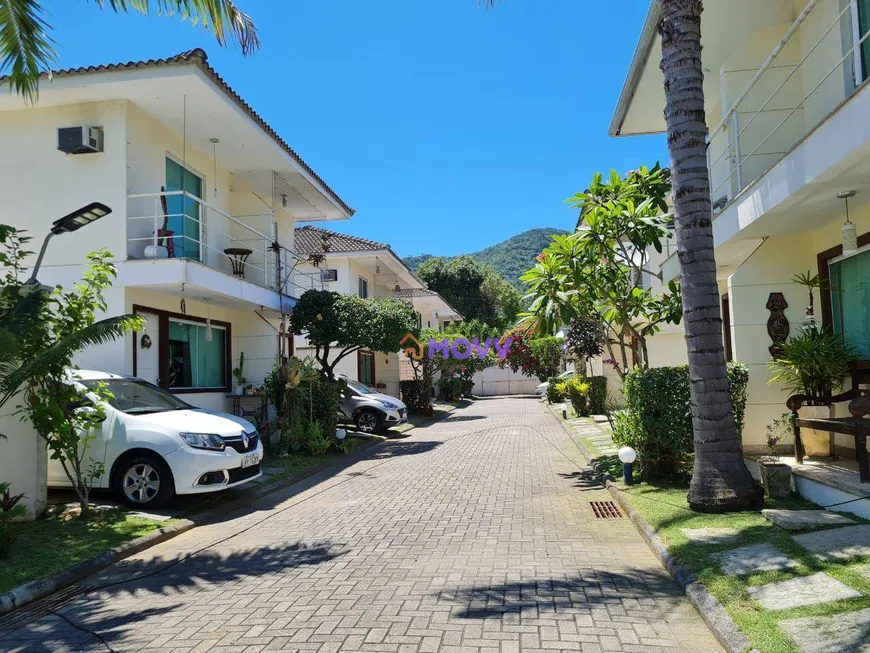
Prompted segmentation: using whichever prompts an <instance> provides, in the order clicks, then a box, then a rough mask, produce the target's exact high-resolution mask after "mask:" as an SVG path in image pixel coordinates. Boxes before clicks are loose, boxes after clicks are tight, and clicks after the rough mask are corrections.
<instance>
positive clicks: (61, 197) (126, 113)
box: [0, 50, 353, 497]
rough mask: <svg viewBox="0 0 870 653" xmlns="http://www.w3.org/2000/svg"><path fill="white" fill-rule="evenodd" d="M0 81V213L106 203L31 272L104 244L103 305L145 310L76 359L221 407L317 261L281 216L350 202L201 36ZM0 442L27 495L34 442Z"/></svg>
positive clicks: (255, 368)
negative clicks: (234, 80)
mask: <svg viewBox="0 0 870 653" xmlns="http://www.w3.org/2000/svg"><path fill="white" fill-rule="evenodd" d="M3 85H4V84H3V80H0V88H2V87H3ZM4 90H6V91H7V92H5V93H0V144H2V145H0V151H2V156H0V194H2V197H3V212H2V216H0V221H2V222H4V223H8V224H11V225H13V226H15V227H17V228H20V229H26V230H28V232H29V234H30V235H31V236H32V237H33V238H34V240H35V242H36V243H37V246H38V243H40V242H41V240H42V238H43V237H44V236H45V235H46V234H47V233H48V232H49V229H50V226H51V224H52V222H53V221H54V220H57V219H58V218H60V217H61V216H65V215H67V214H69V213H70V212H72V211H74V210H76V209H77V208H79V207H81V206H84V205H87V204H89V203H91V202H94V201H98V202H101V203H103V204H105V205H107V206H108V207H109V208H110V209H111V210H112V213H111V214H110V215H108V216H106V217H104V218H102V219H100V220H99V221H98V222H95V223H93V224H91V225H89V226H87V227H85V228H82V229H80V230H79V231H76V232H74V233H69V234H64V235H62V236H57V237H56V238H55V239H54V240H52V242H51V243H50V244H49V248H48V252H47V255H46V257H45V261H44V263H43V266H42V269H41V271H40V273H39V281H40V282H42V283H44V284H48V285H56V284H59V285H69V284H71V283H74V282H76V281H77V280H79V279H80V278H81V276H82V271H83V264H84V263H85V260H86V258H85V257H86V255H87V253H88V252H91V251H93V250H95V249H98V248H100V247H105V248H107V249H108V250H109V251H111V252H112V254H113V255H114V258H115V261H116V265H117V269H118V278H117V280H116V282H115V285H114V287H113V288H112V289H111V290H110V291H109V292H108V293H107V297H106V299H107V301H108V309H107V313H108V314H110V315H118V314H123V313H133V312H135V313H138V314H140V315H142V316H144V317H145V318H146V320H147V326H146V327H145V329H144V330H143V331H141V332H140V333H137V334H135V335H130V336H129V337H127V338H126V339H124V340H119V341H116V342H113V343H110V344H106V345H103V346H100V347H96V348H92V349H89V350H88V351H86V352H84V353H83V354H82V355H81V356H80V357H78V358H77V361H76V362H77V363H78V364H79V365H80V366H81V367H83V368H92V369H98V370H102V371H106V372H112V373H126V374H135V375H137V376H140V377H142V378H144V379H146V380H148V381H151V382H154V383H157V384H158V385H160V386H162V387H164V388H167V389H169V390H171V391H172V392H173V393H177V394H182V395H184V398H185V399H187V400H188V401H190V402H191V403H193V404H194V405H198V406H202V407H205V408H212V409H218V410H227V409H228V408H230V406H231V405H232V404H231V402H230V399H229V398H228V397H227V395H228V393H229V392H230V390H231V387H232V386H233V385H234V383H235V382H234V380H233V378H232V370H233V369H234V368H235V367H236V366H237V365H238V363H239V359H240V356H241V354H242V353H244V354H245V357H244V360H245V364H244V369H243V374H244V377H245V378H246V379H247V382H248V383H251V384H254V385H256V384H259V383H260V382H262V380H263V378H264V377H265V375H266V374H267V373H268V371H269V370H270V369H271V368H272V367H273V365H274V363H275V360H276V357H277V356H278V353H279V351H282V347H283V348H284V349H283V350H284V351H287V350H288V349H289V342H287V336H286V335H283V334H284V333H286V331H284V330H282V326H283V324H282V323H284V322H285V321H286V316H287V315H288V313H289V311H290V310H291V309H292V307H293V305H294V304H295V301H296V298H298V297H299V296H300V295H301V294H302V293H303V292H304V291H305V290H307V289H310V288H321V287H322V284H321V281H320V272H319V270H316V269H315V268H313V267H312V266H308V264H307V263H306V262H305V261H299V257H298V255H297V253H296V251H295V248H294V228H295V225H296V222H297V221H300V220H304V221H306V222H311V221H326V220H344V219H348V218H350V217H351V216H352V215H353V210H352V209H351V208H350V207H349V206H348V205H347V204H346V203H345V202H344V201H343V200H342V199H341V198H340V197H339V196H338V195H337V194H336V193H335V192H334V191H333V190H332V189H331V188H330V187H329V186H328V185H327V184H326V182H325V181H323V179H321V178H320V177H319V176H318V175H317V173H315V172H314V170H312V169H311V167H310V166H308V165H307V164H306V163H305V162H304V161H303V160H302V159H301V158H300V156H299V155H298V154H297V153H296V152H294V151H293V149H292V148H291V147H290V146H289V145H288V144H287V143H286V142H285V141H284V140H283V139H282V138H281V136H279V135H278V133H277V132H276V131H275V130H274V129H273V128H272V127H270V126H269V124H267V122H266V121H265V120H264V119H263V118H262V117H261V116H260V115H259V114H257V112H256V111H255V110H254V109H253V108H252V107H251V106H250V105H249V104H247V103H246V102H245V100H244V99H242V98H241V97H240V96H239V95H238V93H236V92H235V91H234V90H233V89H232V88H231V87H230V86H229V85H228V84H227V83H226V82H225V81H224V80H223V79H222V78H221V77H220V75H218V73H217V72H216V71H215V70H214V69H213V68H212V67H211V66H210V65H209V63H208V60H207V57H206V54H205V52H203V51H202V50H193V51H190V52H185V53H182V54H180V55H178V56H174V57H170V58H167V59H156V60H150V61H137V62H128V63H120V64H104V65H96V66H90V67H87V68H76V69H71V70H60V71H55V72H53V73H52V75H51V77H48V76H46V77H44V78H43V80H42V83H41V86H40V95H39V101H38V103H37V104H36V105H35V106H28V105H26V104H25V103H24V101H23V100H22V99H21V98H20V97H19V96H17V95H16V94H13V93H9V92H8V89H4ZM31 264H32V261H31ZM306 266H307V267H306ZM291 271H292V274H291ZM282 340H283V342H282ZM16 421H17V420H16ZM0 446H2V447H4V454H3V455H2V456H0V478H2V479H3V480H4V481H8V482H12V483H13V487H15V488H16V489H17V491H19V492H25V493H26V494H28V496H30V497H33V496H36V495H38V494H39V489H38V488H31V481H32V478H33V477H34V476H35V475H34V474H33V469H35V467H34V465H39V464H41V462H40V455H41V456H43V457H44V453H42V454H40V453H39V451H38V449H39V447H38V444H36V443H34V442H33V441H32V439H30V438H12V437H10V439H9V441H7V442H3V443H0ZM13 449H14V450H13ZM7 461H8V463H9V465H7V464H6V463H7ZM7 467H9V469H7ZM20 470H24V471H22V472H21V474H19V473H18V472H19V471H20ZM18 476H22V478H20V479H19V478H18Z"/></svg>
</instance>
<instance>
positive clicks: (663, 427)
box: [612, 363, 749, 480]
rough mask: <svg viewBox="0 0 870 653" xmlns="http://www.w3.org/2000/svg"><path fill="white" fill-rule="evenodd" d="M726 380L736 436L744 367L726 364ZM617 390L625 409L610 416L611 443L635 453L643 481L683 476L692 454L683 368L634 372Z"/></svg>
mask: <svg viewBox="0 0 870 653" xmlns="http://www.w3.org/2000/svg"><path fill="white" fill-rule="evenodd" d="M728 382H729V386H730V390H731V402H732V411H733V413H734V421H735V422H736V424H737V433H738V436H739V437H742V434H743V424H744V417H745V413H746V386H747V384H748V383H749V370H748V368H747V367H746V366H745V365H743V364H742V363H730V364H729V365H728ZM622 392H623V396H624V397H625V410H624V411H622V412H619V413H615V414H614V415H613V416H612V425H613V441H614V442H616V443H617V444H619V445H621V446H625V445H627V446H630V447H632V448H634V449H635V450H636V451H637V453H638V464H639V471H640V474H641V477H642V478H644V479H647V480H653V479H677V478H680V477H685V476H687V475H688V474H689V473H690V472H691V465H692V456H693V452H694V442H693V438H692V413H691V406H690V398H689V368H688V366H685V365H684V366H680V367H658V368H654V369H650V370H636V371H634V372H631V373H630V374H629V375H628V376H627V377H626V379H625V382H624V384H623V391H622Z"/></svg>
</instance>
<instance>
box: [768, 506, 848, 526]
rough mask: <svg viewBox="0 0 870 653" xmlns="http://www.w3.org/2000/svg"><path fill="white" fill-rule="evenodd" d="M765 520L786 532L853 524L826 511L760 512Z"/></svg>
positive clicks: (844, 517) (842, 516)
mask: <svg viewBox="0 0 870 653" xmlns="http://www.w3.org/2000/svg"><path fill="white" fill-rule="evenodd" d="M761 514H762V515H764V517H765V519H767V520H768V521H770V522H773V523H774V524H776V525H777V526H779V527H780V528H784V529H785V530H787V531H805V530H809V529H811V528H819V527H821V526H841V525H848V524H854V523H855V520H854V519H849V518H848V517H846V516H845V515H841V514H839V513H836V512H829V511H827V510H772V509H770V510H762V511H761Z"/></svg>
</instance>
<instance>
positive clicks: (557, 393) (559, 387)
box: [547, 377, 567, 404]
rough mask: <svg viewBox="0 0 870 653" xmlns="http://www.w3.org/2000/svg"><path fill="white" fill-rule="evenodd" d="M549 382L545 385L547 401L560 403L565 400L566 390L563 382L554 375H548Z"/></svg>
mask: <svg viewBox="0 0 870 653" xmlns="http://www.w3.org/2000/svg"><path fill="white" fill-rule="evenodd" d="M549 384H550V385H548V386H547V403H550V404H561V403H562V402H563V401H565V399H566V396H565V392H566V391H567V388H565V384H564V383H562V382H561V381H559V379H558V378H556V377H550V380H549Z"/></svg>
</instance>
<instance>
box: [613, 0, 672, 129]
mask: <svg viewBox="0 0 870 653" xmlns="http://www.w3.org/2000/svg"><path fill="white" fill-rule="evenodd" d="M660 17H661V9H660V7H659V0H652V2H651V3H650V7H649V11H648V12H647V15H646V20H645V21H644V24H643V29H642V30H641V33H640V40H639V41H638V44H637V49H636V50H635V51H634V57H633V58H632V60H631V66H630V67H629V69H628V76H627V77H626V79H625V85H624V86H623V87H622V92H621V93H620V95H619V101H618V102H617V104H616V111H615V112H614V114H613V120H612V122H611V123H610V131H609V133H610V135H611V136H614V137H616V136H622V126H623V125H624V124H625V118H626V116H627V115H628V109H629V107H630V106H631V103H632V101H633V100H634V96H635V94H636V93H637V87H638V84H639V83H640V78H641V77H642V76H643V71H644V70H645V69H646V65H647V62H648V61H649V57H650V54H651V53H652V49H653V46H654V45H655V39H656V34H657V29H658V24H659V18H660Z"/></svg>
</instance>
